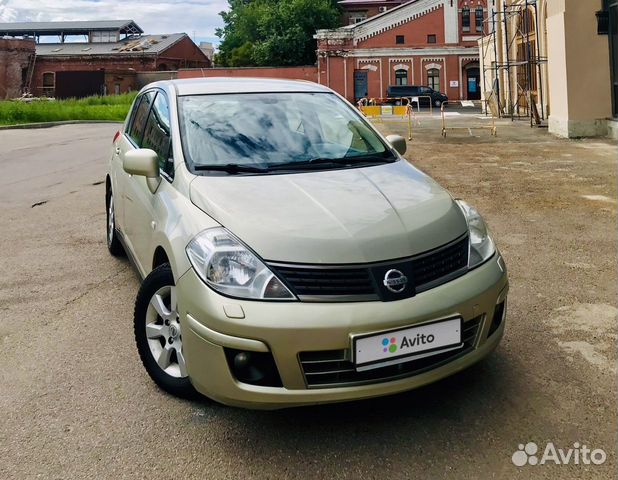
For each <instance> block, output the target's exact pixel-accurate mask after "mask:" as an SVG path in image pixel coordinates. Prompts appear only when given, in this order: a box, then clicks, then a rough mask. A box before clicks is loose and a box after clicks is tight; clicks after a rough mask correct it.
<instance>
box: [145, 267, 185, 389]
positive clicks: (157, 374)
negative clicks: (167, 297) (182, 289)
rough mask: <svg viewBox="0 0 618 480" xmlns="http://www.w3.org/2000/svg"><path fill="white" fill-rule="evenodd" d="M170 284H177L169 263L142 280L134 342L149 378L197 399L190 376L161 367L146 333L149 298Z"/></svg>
mask: <svg viewBox="0 0 618 480" xmlns="http://www.w3.org/2000/svg"><path fill="white" fill-rule="evenodd" d="M168 286H169V287H173V286H174V275H173V274H172V269H171V268H170V266H169V264H167V263H166V264H163V265H160V266H159V267H157V268H155V269H154V270H153V271H152V272H150V274H149V275H148V276H147V277H146V278H145V279H144V281H143V282H142V285H141V287H140V289H139V292H138V294H137V299H136V301H135V314H134V330H135V343H136V345H137V351H138V352H139V356H140V358H141V360H142V363H143V365H144V368H145V369H146V371H147V372H148V375H150V378H152V380H153V381H154V382H155V383H156V384H157V385H158V386H159V387H160V388H161V389H163V390H165V391H166V392H168V393H171V394H172V395H174V396H177V397H181V398H195V397H196V391H195V389H194V388H193V385H191V381H190V380H189V377H188V376H185V377H180V378H179V377H175V376H172V375H170V374H168V373H166V372H165V371H164V370H163V368H161V367H160V366H159V364H158V363H157V360H156V359H155V357H154V356H153V353H152V350H151V347H150V346H149V343H148V342H149V339H148V338H147V336H146V322H147V318H148V315H149V313H148V308H149V305H150V300H151V299H152V298H153V296H154V295H155V294H156V293H157V292H158V291H160V290H161V289H162V288H165V287H168ZM159 319H161V317H159ZM161 321H162V319H161ZM162 323H163V321H162ZM151 340H152V339H151ZM180 340H181V341H182V335H180ZM163 343H165V339H163Z"/></svg>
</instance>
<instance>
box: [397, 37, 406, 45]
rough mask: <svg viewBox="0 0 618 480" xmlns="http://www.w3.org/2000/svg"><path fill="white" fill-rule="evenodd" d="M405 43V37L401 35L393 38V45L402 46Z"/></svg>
mask: <svg viewBox="0 0 618 480" xmlns="http://www.w3.org/2000/svg"><path fill="white" fill-rule="evenodd" d="M405 42H406V37H404V36H403V35H397V36H396V37H395V43H396V44H397V45H403V44H404V43H405Z"/></svg>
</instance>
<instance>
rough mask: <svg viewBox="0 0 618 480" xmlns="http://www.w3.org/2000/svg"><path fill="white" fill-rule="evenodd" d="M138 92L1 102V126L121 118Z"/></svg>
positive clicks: (124, 115) (125, 114) (121, 119)
mask: <svg viewBox="0 0 618 480" xmlns="http://www.w3.org/2000/svg"><path fill="white" fill-rule="evenodd" d="M136 94H137V92H133V93H127V94H124V95H109V96H106V97H100V96H97V97H87V98H81V99H79V100H78V99H73V98H71V99H67V100H54V101H46V100H40V101H33V102H22V101H6V102H0V125H16V124H21V123H39V122H57V121H63V120H115V121H119V122H121V121H123V120H124V119H125V117H126V116H127V113H128V111H129V108H130V106H131V102H132V101H133V99H134V98H135V95H136Z"/></svg>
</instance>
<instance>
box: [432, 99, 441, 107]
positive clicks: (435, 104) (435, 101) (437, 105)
mask: <svg viewBox="0 0 618 480" xmlns="http://www.w3.org/2000/svg"><path fill="white" fill-rule="evenodd" d="M433 104H434V106H435V107H436V108H440V107H441V106H442V100H434V102H433Z"/></svg>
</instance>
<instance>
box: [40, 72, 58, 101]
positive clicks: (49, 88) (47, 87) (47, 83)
mask: <svg viewBox="0 0 618 480" xmlns="http://www.w3.org/2000/svg"><path fill="white" fill-rule="evenodd" d="M55 88H56V74H55V73H54V72H45V73H44V74H43V96H45V97H53V96H54V90H55Z"/></svg>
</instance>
